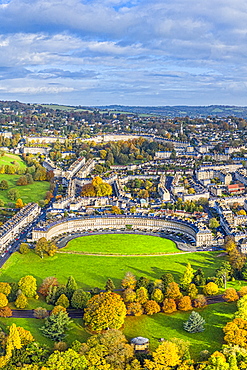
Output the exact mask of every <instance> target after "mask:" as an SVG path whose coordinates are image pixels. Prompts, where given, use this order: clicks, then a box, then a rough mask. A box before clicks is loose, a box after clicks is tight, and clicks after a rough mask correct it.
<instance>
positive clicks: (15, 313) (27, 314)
mask: <svg viewBox="0 0 247 370" xmlns="http://www.w3.org/2000/svg"><path fill="white" fill-rule="evenodd" d="M222 302H225V300H224V299H223V298H222V294H219V295H216V296H213V297H208V298H207V304H208V305H209V304H215V303H222ZM48 312H49V311H48ZM67 312H68V314H69V317H70V318H71V319H81V318H82V316H83V310H67ZM12 317H14V318H18V319H35V317H34V316H33V310H12ZM37 320H38V319H37Z"/></svg>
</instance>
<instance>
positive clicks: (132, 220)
mask: <svg viewBox="0 0 247 370" xmlns="http://www.w3.org/2000/svg"><path fill="white" fill-rule="evenodd" d="M126 225H131V227H132V229H134V230H135V229H136V230H155V231H162V230H164V231H165V230H166V231H174V232H179V233H182V234H184V235H186V236H189V237H190V238H191V239H192V240H193V241H194V242H195V243H196V245H197V246H201V245H209V244H210V243H211V242H212V234H211V232H210V231H209V230H208V229H207V230H203V231H202V230H199V229H198V228H197V227H196V226H195V225H193V224H189V223H188V222H185V221H180V220H175V219H168V218H167V219H161V218H154V217H135V216H105V217H101V216H100V217H97V216H96V217H80V218H79V217H78V218H69V219H63V220H61V221H57V222H53V223H51V224H48V225H46V226H44V227H36V228H35V229H34V230H33V232H32V239H33V241H36V240H38V239H40V238H42V237H45V238H46V239H48V240H50V239H52V238H53V237H55V236H57V235H60V234H64V233H72V232H75V231H83V230H85V231H87V230H104V229H116V230H118V229H121V228H126Z"/></svg>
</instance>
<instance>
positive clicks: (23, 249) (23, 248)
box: [19, 243, 30, 254]
mask: <svg viewBox="0 0 247 370" xmlns="http://www.w3.org/2000/svg"><path fill="white" fill-rule="evenodd" d="M29 251H30V248H29V245H28V244H27V243H21V244H20V248H19V252H20V253H21V254H27V253H28V252H29Z"/></svg>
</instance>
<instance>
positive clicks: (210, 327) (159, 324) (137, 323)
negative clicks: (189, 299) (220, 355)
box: [124, 303, 236, 359]
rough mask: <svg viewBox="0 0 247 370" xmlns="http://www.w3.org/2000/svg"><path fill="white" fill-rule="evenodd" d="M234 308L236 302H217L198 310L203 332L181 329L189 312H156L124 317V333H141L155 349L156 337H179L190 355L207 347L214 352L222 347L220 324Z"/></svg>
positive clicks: (230, 314)
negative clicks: (150, 314)
mask: <svg viewBox="0 0 247 370" xmlns="http://www.w3.org/2000/svg"><path fill="white" fill-rule="evenodd" d="M235 311H236V304H235V303H217V304H213V305H209V306H207V307H206V308H205V309H203V310H200V311H199V312H200V314H201V316H202V317H203V318H204V319H205V321H206V324H205V330H204V331H203V332H202V333H195V334H190V333H188V332H186V331H185V330H184V329H183V323H184V322H185V321H187V319H188V317H189V315H190V312H175V313H173V314H170V315H166V314H164V313H158V314H156V315H153V316H146V315H142V316H140V317H134V316H129V317H127V318H126V319H125V324H124V334H125V335H126V337H127V339H131V338H134V337H136V336H143V337H146V338H149V339H150V347H151V349H152V350H154V349H155V348H156V347H157V346H158V344H159V342H158V339H159V338H165V339H168V340H169V339H171V338H181V339H184V340H187V341H189V342H190V343H191V347H190V352H191V354H192V357H193V358H197V359H198V356H199V353H200V351H202V350H204V349H206V350H208V351H210V352H214V351H216V350H219V349H220V348H221V345H222V343H223V337H224V335H223V334H224V333H223V331H222V327H223V326H225V324H226V323H227V322H228V321H230V320H231V319H232V317H233V313H234V312H235Z"/></svg>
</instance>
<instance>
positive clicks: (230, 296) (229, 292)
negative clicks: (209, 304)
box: [222, 288, 239, 302]
mask: <svg viewBox="0 0 247 370" xmlns="http://www.w3.org/2000/svg"><path fill="white" fill-rule="evenodd" d="M222 298H223V299H225V300H226V301H227V302H234V301H237V300H238V299H239V296H238V293H237V292H236V289H234V288H228V289H226V290H225V292H224V294H223V296H222Z"/></svg>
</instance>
